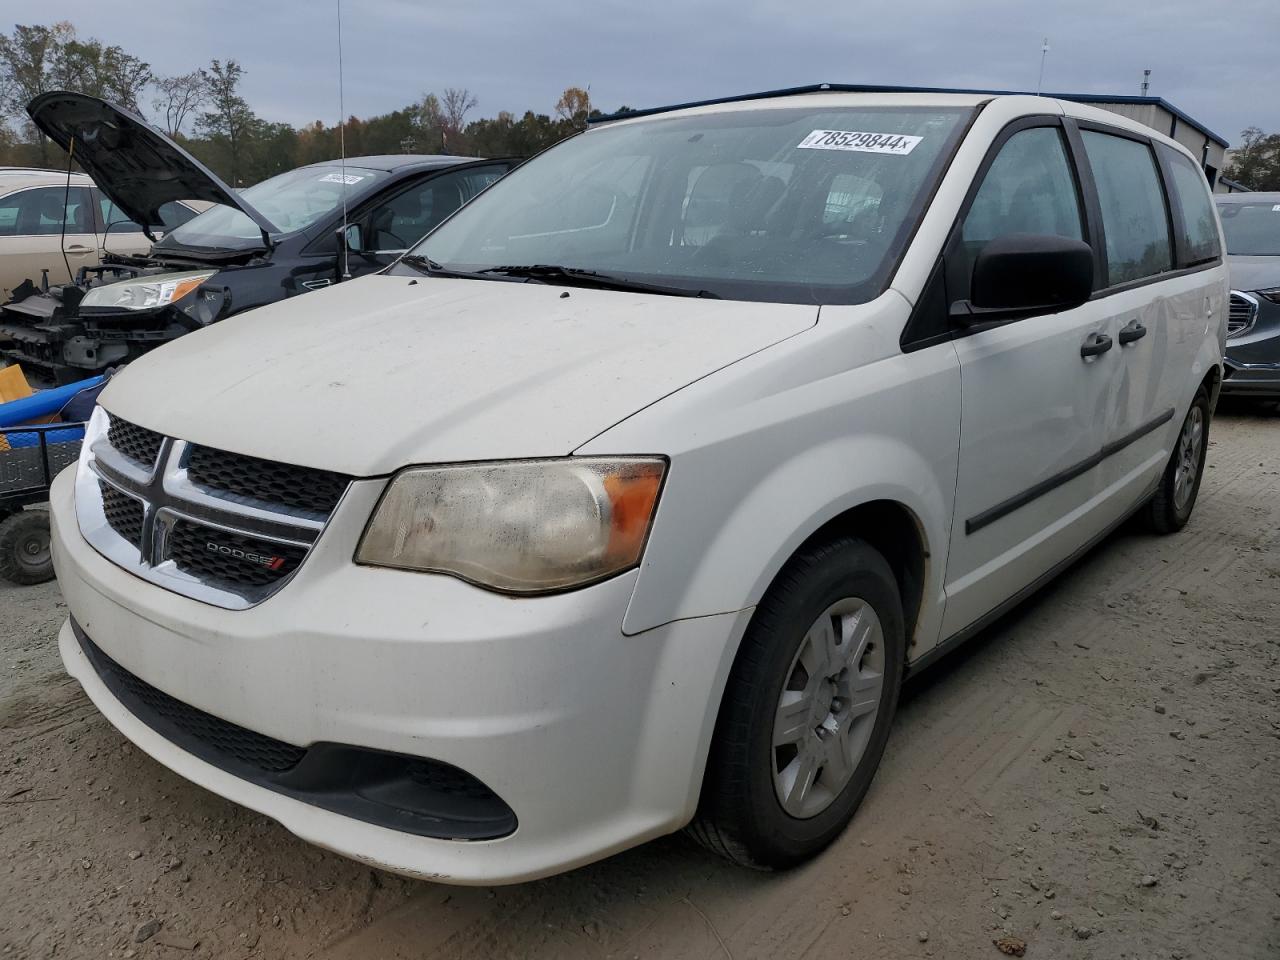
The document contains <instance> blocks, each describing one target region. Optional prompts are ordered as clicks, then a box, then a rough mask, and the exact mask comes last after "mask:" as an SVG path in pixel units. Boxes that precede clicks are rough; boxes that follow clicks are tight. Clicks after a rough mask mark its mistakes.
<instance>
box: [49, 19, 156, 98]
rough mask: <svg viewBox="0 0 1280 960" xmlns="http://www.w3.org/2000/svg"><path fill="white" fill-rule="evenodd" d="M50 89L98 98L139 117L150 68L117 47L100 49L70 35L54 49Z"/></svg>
mask: <svg viewBox="0 0 1280 960" xmlns="http://www.w3.org/2000/svg"><path fill="white" fill-rule="evenodd" d="M51 75H52V80H53V86H54V88H55V89H58V90H74V91H76V92H77V93H86V94H88V95H89V96H91V97H101V98H102V99H103V100H109V101H111V102H112V103H117V104H119V105H120V106H122V107H127V108H128V109H130V110H132V111H133V112H134V113H138V114H141V113H142V108H141V106H140V103H139V100H140V98H141V96H142V92H143V91H144V90H145V89H146V88H147V87H148V86H149V85H150V84H151V82H152V80H153V79H154V75H153V74H152V73H151V65H150V64H149V63H146V62H145V61H143V60H139V59H138V58H137V57H135V56H134V55H133V54H131V53H126V52H125V51H124V49H123V48H121V47H118V46H111V47H107V46H103V45H102V44H101V43H100V42H99V41H97V40H95V39H93V38H92V37H90V38H89V39H87V40H80V39H77V38H76V37H75V35H74V33H73V34H72V35H71V36H69V37H68V38H67V39H66V41H65V42H64V43H62V44H61V45H59V46H58V48H57V50H56V52H55V55H54V58H53V65H52V70H51Z"/></svg>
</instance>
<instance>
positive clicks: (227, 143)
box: [196, 60, 260, 187]
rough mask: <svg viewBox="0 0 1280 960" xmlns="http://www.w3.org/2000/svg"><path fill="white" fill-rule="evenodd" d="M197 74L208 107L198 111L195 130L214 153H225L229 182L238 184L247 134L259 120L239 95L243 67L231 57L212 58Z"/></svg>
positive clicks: (234, 184) (249, 133) (248, 134)
mask: <svg viewBox="0 0 1280 960" xmlns="http://www.w3.org/2000/svg"><path fill="white" fill-rule="evenodd" d="M200 74H201V76H202V77H203V78H204V82H205V86H206V88H207V90H208V97H209V110H208V111H207V112H205V113H202V114H201V115H200V119H199V120H197V121H196V131H197V132H198V133H200V134H202V135H204V136H205V137H206V138H207V139H208V140H209V141H210V142H211V144H212V145H213V146H214V147H215V148H216V150H215V152H216V153H224V154H225V155H226V169H227V170H228V171H229V172H230V175H231V185H232V186H233V187H234V186H239V183H240V174H241V170H240V163H241V155H242V154H243V152H244V149H245V140H246V138H247V137H248V136H250V135H251V133H252V131H253V129H254V126H255V124H257V123H259V122H260V121H259V120H258V118H257V117H256V116H255V115H254V112H253V110H252V109H250V107H249V104H248V103H247V102H246V101H245V99H244V97H242V96H241V95H240V81H241V80H242V79H243V78H244V68H243V67H241V66H240V64H239V63H237V62H236V61H235V60H228V61H227V62H226V63H225V64H224V63H222V62H221V61H219V60H214V61H213V62H212V63H210V64H209V68H208V69H207V70H201V71H200Z"/></svg>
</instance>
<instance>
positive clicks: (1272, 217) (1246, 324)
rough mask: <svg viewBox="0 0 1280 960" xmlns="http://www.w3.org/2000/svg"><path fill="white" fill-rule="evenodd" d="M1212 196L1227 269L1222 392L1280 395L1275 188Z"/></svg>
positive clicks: (1279, 239)
mask: <svg viewBox="0 0 1280 960" xmlns="http://www.w3.org/2000/svg"><path fill="white" fill-rule="evenodd" d="M1214 199H1215V200H1216V201H1217V203H1218V215H1219V216H1220V217H1221V218H1222V232H1223V233H1225V234H1226V237H1227V264H1228V266H1229V267H1230V271H1231V316H1230V319H1229V320H1228V321H1227V356H1226V369H1225V371H1224V374H1223V381H1222V392H1223V393H1234V394H1240V395H1241V396H1249V397H1258V398H1264V399H1270V400H1280V192H1275V193H1228V194H1220V195H1218V196H1216V197H1214Z"/></svg>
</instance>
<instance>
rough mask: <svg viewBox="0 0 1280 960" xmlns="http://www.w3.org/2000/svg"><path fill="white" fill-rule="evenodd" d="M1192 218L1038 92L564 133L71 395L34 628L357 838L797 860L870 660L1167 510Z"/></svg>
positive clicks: (812, 102)
mask: <svg viewBox="0 0 1280 960" xmlns="http://www.w3.org/2000/svg"><path fill="white" fill-rule="evenodd" d="M1221 248H1222V245H1221V238H1220V234H1219V227H1218V221H1217V219H1216V217H1215V215H1214V212H1213V208H1212V206H1211V200H1210V196H1209V192H1208V187H1207V185H1206V183H1205V179H1204V177H1203V175H1202V174H1201V172H1200V170H1199V168H1198V167H1197V166H1196V164H1195V162H1194V160H1193V159H1192V157H1191V156H1190V155H1189V154H1188V153H1187V152H1186V151H1185V150H1184V149H1183V148H1182V147H1180V146H1179V145H1177V144H1176V143H1174V142H1173V141H1171V140H1169V139H1167V138H1165V137H1163V136H1160V135H1159V134H1157V133H1154V132H1153V131H1151V130H1148V129H1147V128H1145V127H1140V126H1138V125H1137V124H1135V123H1132V122H1130V121H1128V120H1126V119H1123V118H1120V117H1117V116H1113V115H1111V114H1107V113H1102V112H1099V111H1097V110H1093V109H1090V108H1087V107H1083V106H1079V105H1076V104H1072V103H1063V102H1058V101H1056V100H1050V99H1040V98H1035V97H1026V96H1000V97H989V96H980V95H961V94H951V95H934V94H927V95H926V94H887V93H853V92H848V91H838V90H831V89H828V88H819V89H813V88H810V89H807V90H805V91H791V92H788V93H787V94H786V95H770V96H764V97H756V98H745V99H742V100H738V101H734V102H721V103H712V104H704V105H700V106H695V107H690V108H685V109H680V110H675V111H667V112H658V113H654V114H652V115H644V116H637V117H632V118H629V119H627V118H623V119H618V120H615V121H612V122H607V123H603V124H598V125H596V126H594V127H593V128H592V129H590V130H588V131H587V132H584V133H582V134H581V135H579V136H576V137H574V138H572V139H570V140H568V141H566V142H564V143H562V144H560V145H558V146H556V147H554V148H552V149H551V150H549V151H547V152H546V153H544V154H542V155H541V156H539V157H537V158H535V159H534V160H532V161H530V162H529V163H528V164H526V165H525V166H523V167H521V168H519V169H517V170H516V171H515V172H514V173H512V174H511V175H509V176H508V177H506V178H505V179H503V180H500V181H499V182H498V183H496V184H494V186H492V187H491V188H490V189H489V190H487V191H486V192H485V193H483V194H482V195H481V196H479V197H478V198H477V199H476V200H475V201H474V202H473V203H471V204H469V205H468V206H466V207H464V208H462V209H461V210H460V211H459V212H457V213H456V214H454V215H453V216H452V217H451V218H450V219H449V220H447V221H446V222H445V223H444V224H442V225H441V226H440V227H439V228H437V229H436V230H435V231H434V232H432V233H431V234H430V235H428V236H427V237H426V238H425V239H424V240H423V241H422V242H421V243H419V244H417V245H416V246H415V247H414V248H413V249H411V250H410V251H409V253H408V254H407V255H406V256H404V257H403V258H402V259H401V260H400V261H399V262H398V263H396V264H395V265H394V266H392V267H391V268H389V269H388V270H387V271H385V272H384V273H382V274H379V275H375V276H371V277H366V278H363V279H359V280H356V281H354V282H352V283H347V284H341V285H339V286H337V287H334V288H333V289H331V290H326V291H322V292H320V293H317V294H314V295H312V296H309V297H306V298H303V299H300V300H285V301H282V302H280V303H276V304H272V305H270V306H267V307H263V308H262V309H261V310H259V311H255V312H253V313H252V314H250V315H248V316H245V317H242V318H239V317H238V318H232V319H230V320H227V321H225V322H223V323H220V324H217V325H215V326H213V327H210V328H208V329H206V330H201V331H198V332H196V333H194V334H192V335H191V336H188V337H184V338H182V339H181V340H178V341H175V342H174V343H171V344H168V345H166V346H164V347H162V348H160V349H159V350H157V351H155V352H153V353H150V354H148V355H147V356H145V357H143V358H141V359H140V360H138V361H137V362H135V363H134V364H132V365H131V366H130V367H129V368H128V369H127V370H126V371H124V372H123V373H122V374H121V375H119V376H118V377H116V378H115V379H114V380H113V381H112V382H111V384H110V385H109V386H108V387H107V389H106V390H105V391H104V392H103V394H102V396H101V407H100V408H99V409H98V410H97V412H96V413H95V415H94V417H93V420H92V424H91V426H90V428H89V431H88V436H87V438H86V441H85V443H84V453H83V456H82V458H81V461H80V463H79V466H78V468H77V469H75V470H68V471H66V472H64V473H63V474H62V475H61V476H59V477H58V478H57V481H56V483H55V484H54V488H53V491H52V512H53V518H54V527H55V532H54V550H55V559H56V564H57V570H58V575H59V579H60V580H61V583H62V589H63V592H64V593H65V595H66V599H67V604H68V607H69V610H70V618H69V620H68V622H67V623H66V625H65V626H64V628H63V630H62V632H61V635H60V638H59V643H60V647H61V654H62V657H63V660H64V662H65V664H66V667H67V669H68V670H69V671H70V672H71V674H72V675H73V676H75V677H76V678H77V679H78V680H79V681H80V683H81V684H82V685H83V686H84V689H85V690H86V691H87V693H88V695H89V696H90V697H91V698H92V700H93V701H94V702H95V703H96V704H97V706H98V708H99V709H100V710H101V711H102V712H103V713H104V714H105V715H106V716H107V718H108V719H109V720H110V721H111V722H112V723H113V724H115V725H116V726H117V727H118V728H119V730H120V731H121V732H122V733H123V734H124V735H125V736H126V737H128V738H129V739H130V740H132V741H133V742H134V743H136V744H137V745H138V746H139V747H140V748H141V749H143V750H144V751H146V752H147V753H149V754H150V755H151V756H153V757H154V758H156V759H157V760H159V761H160V762H161V763H163V764H165V765H167V766H169V767H171V768H172V769H173V770H175V771H177V772H178V773H180V774H182V775H183V776H185V777H187V778H189V779H191V780H193V781H195V782H196V783H199V784H202V785H204V786H205V787H207V788H209V789H210V790H213V791H215V792H217V793H219V794H221V795H223V796H225V797H228V798H230V799H232V800H234V801H236V802H238V803H241V804H243V805H245V806H248V807H251V808H253V809H254V810H257V811H260V812H262V813H263V814H266V815H268V816H270V817H273V818H275V819H276V820H278V821H279V822H281V823H282V824H284V825H285V826H286V827H287V828H288V829H289V830H291V831H293V832H295V833H297V834H298V835H300V836H302V837H304V838H306V839H308V840H310V841H313V842H315V843H317V844H321V845H323V846H325V847H328V848H331V849H333V850H336V851H339V852H341V853H344V854H347V855H349V856H352V857H356V858H359V859H361V860H363V861H366V862H368V863H370V864H376V865H378V866H381V867H385V868H387V869H391V870H396V871H401V872H404V873H408V874H414V875H418V876H422V877H429V878H433V879H439V880H444V881H449V882H455V883H498V882H510V881H518V880H525V879H529V878H533V877H539V876H543V875H546V874H550V873H554V872H556V871H560V870H565V869H568V868H571V867H573V866H575V865H578V864H583V863H586V862H588V861H591V860H594V859H597V858H600V857H603V856H606V855H608V854H610V853H612V852H614V851H618V850H621V849H623V848H626V847H628V846H632V845H634V844H637V843H640V842H642V841H645V840H647V839H649V838H652V837H656V836H659V835H661V834H665V833H669V832H672V831H675V830H678V829H680V828H682V827H685V826H691V832H692V833H693V834H694V835H695V837H697V838H699V839H700V840H702V841H703V842H704V843H705V844H707V845H708V846H710V847H712V848H713V849H715V850H717V851H719V852H721V853H723V854H724V855H726V856H728V857H730V858H732V859H734V860H736V861H739V862H741V863H744V864H750V865H756V866H762V867H784V866H787V865H790V864H794V863H797V862H799V861H801V860H803V859H805V858H807V857H810V856H813V855H814V854H816V853H817V852H818V851H820V850H821V849H822V848H823V847H824V846H825V845H827V844H829V843H830V842H831V841H832V840H833V839H835V838H836V836H837V835H838V834H839V833H840V831H841V829H842V828H843V827H844V825H845V824H846V823H847V822H848V821H849V819H850V818H851V817H852V816H853V814H854V811H855V809H856V808H857V807H858V805H859V803H860V801H861V800H862V798H863V796H864V795H865V794H866V792H867V789H868V787H869V785H870V784H871V782H872V778H873V776H874V774H875V770H876V766H877V764H878V763H879V761H880V758H881V754H882V753H883V751H884V748H885V742H886V738H887V737H888V733H889V727H890V724H891V722H892V720H893V716H894V711H895V707H896V705H897V701H898V691H899V688H900V686H901V684H902V682H903V679H904V677H905V676H906V675H908V674H909V673H911V672H913V671H917V670H919V669H920V668H921V667H923V666H924V665H926V664H928V663H930V662H932V661H934V660H935V659H936V658H937V657H938V656H940V655H941V654H943V653H944V652H946V651H947V650H949V649H951V648H953V647H954V646H955V645H956V644H958V643H959V642H961V641H962V640H964V639H965V638H967V637H969V636H971V635H972V634H973V633H974V632H975V631H977V630H979V629H980V628H981V627H982V626H983V625H984V624H986V623H988V622H989V621H990V620H991V619H992V618H993V617H995V616H997V615H998V614H1000V613H1001V612H1002V611H1004V610H1005V609H1007V608H1008V607H1009V606H1010V605H1011V604H1013V603H1016V602H1017V601H1018V600H1019V599H1021V598H1023V597H1025V596H1026V595H1027V594H1028V593H1029V592H1030V591H1033V590H1035V589H1036V588H1037V587H1038V586H1039V585H1041V584H1043V583H1044V582H1045V581H1046V579H1047V578H1049V577H1051V576H1053V575H1054V574H1055V573H1056V572H1058V571H1060V570H1062V569H1063V568H1064V567H1065V566H1066V565H1067V564H1068V563H1069V562H1070V561H1071V560H1072V558H1073V557H1075V556H1077V555H1079V554H1080V553H1081V552H1082V551H1084V550H1086V549H1088V548H1089V547H1090V546H1091V545H1093V544H1095V543H1097V542H1098V541H1099V540H1100V539H1101V538H1102V537H1104V536H1105V535H1106V534H1107V533H1108V531H1110V530H1112V529H1113V528H1114V527H1116V526H1117V525H1118V524H1120V523H1121V522H1122V521H1124V520H1125V519H1126V518H1128V517H1130V516H1131V515H1133V514H1141V516H1142V518H1143V519H1144V520H1145V522H1146V523H1147V524H1148V525H1149V526H1150V528H1151V529H1152V530H1154V531H1157V532H1160V533H1170V532H1173V531H1176V530H1178V529H1179V528H1181V527H1182V526H1183V525H1184V524H1185V523H1186V522H1187V520H1188V517H1189V515H1190V513H1191V511H1192V507H1193V505H1194V503H1195V500H1196V493H1197V490H1198V487H1199V484H1200V478H1201V475H1202V471H1203V467H1204V462H1205V451H1206V447H1207V443H1208V430H1209V421H1210V416H1211V413H1212V410H1213V408H1214V404H1215V401H1216V394H1217V392H1218V386H1219V383H1220V379H1221V367H1222V356H1223V342H1224V338H1225V332H1226V317H1227V297H1228V291H1227V285H1226V279H1225V275H1224V268H1223V266H1222V258H1221ZM353 325H355V326H358V328H359V329H360V330H361V331H362V341H363V344H364V349H363V351H362V352H360V353H359V354H352V353H351V351H350V348H349V331H350V330H351V329H352V328H353ZM903 748H904V749H909V745H903Z"/></svg>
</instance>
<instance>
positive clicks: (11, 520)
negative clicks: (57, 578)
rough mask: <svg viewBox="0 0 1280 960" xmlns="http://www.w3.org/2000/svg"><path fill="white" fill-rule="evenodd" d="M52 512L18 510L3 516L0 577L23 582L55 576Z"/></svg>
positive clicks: (32, 582) (0, 543)
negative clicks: (50, 524) (50, 518)
mask: <svg viewBox="0 0 1280 960" xmlns="http://www.w3.org/2000/svg"><path fill="white" fill-rule="evenodd" d="M49 544H50V537H49V515H48V514H47V513H45V512H44V511H43V510H19V511H17V512H16V513H12V514H10V515H9V516H7V517H5V518H4V519H3V520H0V577H3V578H4V579H6V580H8V581H9V582H11V583H16V584H19V585H21V586H30V585H31V584H35V583H44V582H46V581H48V580H52V579H53V557H52V556H51V554H50V545H49Z"/></svg>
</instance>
